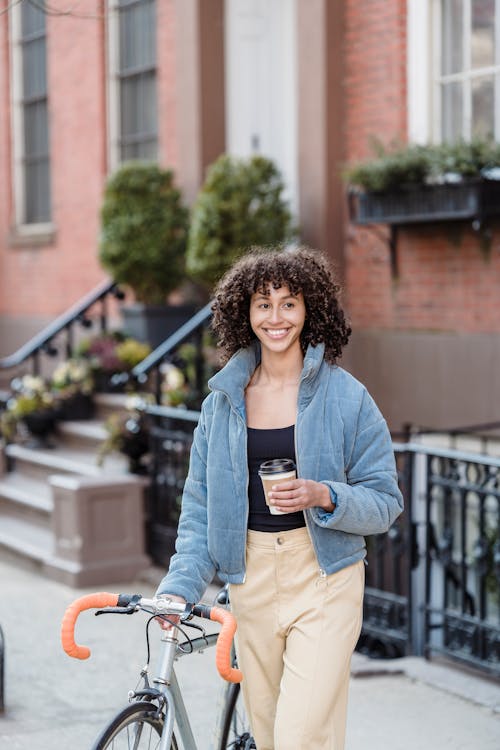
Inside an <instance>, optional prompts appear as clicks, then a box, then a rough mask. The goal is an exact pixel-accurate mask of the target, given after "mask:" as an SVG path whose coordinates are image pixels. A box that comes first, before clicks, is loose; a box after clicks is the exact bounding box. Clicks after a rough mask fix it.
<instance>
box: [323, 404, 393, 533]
mask: <svg viewBox="0 0 500 750" xmlns="http://www.w3.org/2000/svg"><path fill="white" fill-rule="evenodd" d="M345 450H346V451H347V453H348V457H347V461H346V467H345V474H346V481H345V482H334V481H329V480H321V483H322V484H325V485H327V487H329V489H330V494H331V498H332V502H333V503H334V504H335V508H334V510H333V511H332V512H330V513H329V512H326V511H324V510H323V509H321V508H313V509H312V511H311V516H312V518H313V520H314V522H315V523H316V524H318V526H322V527H325V528H329V529H337V530H338V531H345V532H347V533H349V534H360V535H362V536H367V535H369V534H381V533H383V532H386V531H387V530H388V529H389V527H390V526H391V525H392V524H393V523H394V521H395V520H396V518H397V517H398V516H399V514H400V513H401V512H402V511H403V496H402V494H401V492H400V490H399V487H398V481H397V472H396V462H395V458H394V450H393V448H392V440H391V436H390V433H389V429H388V427H387V424H386V422H385V420H384V418H383V417H382V415H381V413H380V411H379V410H378V408H377V406H376V404H375V402H374V401H373V399H372V398H371V396H370V395H369V394H368V393H367V392H366V391H364V393H363V398H362V402H361V406H360V410H359V414H358V420H357V426H356V429H355V433H354V439H353V442H352V445H350V446H345Z"/></svg>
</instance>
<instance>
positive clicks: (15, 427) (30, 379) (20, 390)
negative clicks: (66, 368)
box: [0, 375, 57, 448]
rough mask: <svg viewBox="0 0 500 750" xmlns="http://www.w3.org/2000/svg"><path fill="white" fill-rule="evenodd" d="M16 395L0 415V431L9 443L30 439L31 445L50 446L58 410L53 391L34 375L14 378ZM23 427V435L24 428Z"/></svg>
mask: <svg viewBox="0 0 500 750" xmlns="http://www.w3.org/2000/svg"><path fill="white" fill-rule="evenodd" d="M11 388H12V391H13V395H12V397H11V398H9V400H8V401H7V406H6V409H5V411H4V412H3V413H2V415H1V418H0V430H1V433H2V436H3V438H4V440H5V441H6V442H15V441H16V440H20V441H23V442H24V441H26V439H27V442H28V446H29V447H32V448H51V447H52V444H51V443H50V440H49V437H50V435H51V434H52V433H53V432H54V431H55V429H56V422H57V410H56V408H55V399H54V394H53V393H52V392H51V391H50V389H49V388H48V386H47V383H46V382H45V380H44V379H43V378H41V377H37V376H33V375H24V376H23V377H22V378H15V379H14V380H13V381H12V383H11ZM20 428H24V434H23V431H22V429H20Z"/></svg>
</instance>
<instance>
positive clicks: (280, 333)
mask: <svg viewBox="0 0 500 750" xmlns="http://www.w3.org/2000/svg"><path fill="white" fill-rule="evenodd" d="M286 332H287V329H286V328H279V329H276V330H273V331H271V330H270V329H269V328H268V329H267V333H268V334H269V336H276V337H278V336H283V335H284V334H285V333H286Z"/></svg>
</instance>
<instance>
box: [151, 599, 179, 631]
mask: <svg viewBox="0 0 500 750" xmlns="http://www.w3.org/2000/svg"><path fill="white" fill-rule="evenodd" d="M158 598H159V599H170V601H172V602H181V603H182V604H185V603H186V600H185V599H184V597H182V596H176V595H175V594H159V595H158ZM155 619H156V622H157V623H158V625H159V626H160V627H161V628H162V630H171V629H172V627H173V625H174V624H177V623H178V622H179V620H180V619H181V618H180V615H169V617H168V619H169V620H170V622H167V620H164V619H163V618H162V617H156V618H155Z"/></svg>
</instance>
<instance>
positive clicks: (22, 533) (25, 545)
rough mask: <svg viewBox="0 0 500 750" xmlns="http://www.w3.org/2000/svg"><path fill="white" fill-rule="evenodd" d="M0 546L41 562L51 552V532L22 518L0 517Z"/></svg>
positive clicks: (50, 554) (48, 556) (49, 555)
mask: <svg viewBox="0 0 500 750" xmlns="http://www.w3.org/2000/svg"><path fill="white" fill-rule="evenodd" d="M0 546H1V547H4V548H6V549H7V550H9V551H10V552H14V553H15V554H16V555H19V556H20V557H24V558H29V559H31V560H34V561H37V562H43V561H45V560H47V559H48V558H50V557H51V556H52V554H53V552H52V551H53V534H52V532H51V530H50V529H48V528H43V527H40V526H37V525H36V524H32V523H29V522H28V521H27V520H26V519H24V518H16V517H2V521H1V523H0Z"/></svg>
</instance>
